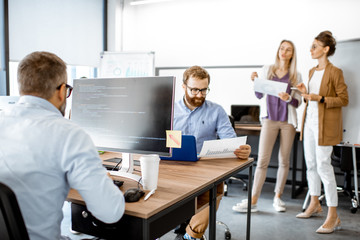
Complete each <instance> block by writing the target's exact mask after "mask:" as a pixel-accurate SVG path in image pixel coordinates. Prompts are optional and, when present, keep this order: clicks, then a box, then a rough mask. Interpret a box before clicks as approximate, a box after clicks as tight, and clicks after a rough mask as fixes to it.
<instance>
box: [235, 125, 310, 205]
mask: <svg viewBox="0 0 360 240" xmlns="http://www.w3.org/2000/svg"><path fill="white" fill-rule="evenodd" d="M235 131H236V134H237V135H238V136H239V135H255V136H260V131H261V126H259V125H248V124H235ZM299 138H300V132H296V135H295V138H294V142H293V146H292V179H291V198H296V197H297V196H298V195H299V194H300V193H301V192H302V191H303V189H304V187H305V186H306V184H307V182H306V171H305V160H304V156H303V157H302V158H301V159H298V156H297V155H298V147H297V146H298V142H299ZM298 160H299V161H301V169H300V171H301V181H300V182H297V181H296V172H297V161H298ZM297 185H298V186H299V187H298V188H297Z"/></svg>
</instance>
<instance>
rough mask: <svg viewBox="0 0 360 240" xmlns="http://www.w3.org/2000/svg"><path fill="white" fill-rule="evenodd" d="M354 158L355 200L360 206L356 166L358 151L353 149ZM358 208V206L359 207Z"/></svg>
mask: <svg viewBox="0 0 360 240" xmlns="http://www.w3.org/2000/svg"><path fill="white" fill-rule="evenodd" d="M352 158H353V167H354V185H355V186H354V187H355V198H356V202H357V204H359V192H358V189H359V188H358V179H357V165H356V149H355V147H354V146H353V147H352ZM357 207H358V206H357Z"/></svg>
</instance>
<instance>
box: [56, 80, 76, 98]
mask: <svg viewBox="0 0 360 240" xmlns="http://www.w3.org/2000/svg"><path fill="white" fill-rule="evenodd" d="M63 84H65V87H66V98H68V97H70V95H71V93H72V90H73V87H72V86H70V85H69V84H66V83H62V84H60V85H59V86H58V87H57V88H56V89H57V90H60V88H61V86H62V85H63Z"/></svg>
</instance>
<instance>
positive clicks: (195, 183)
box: [68, 153, 253, 239]
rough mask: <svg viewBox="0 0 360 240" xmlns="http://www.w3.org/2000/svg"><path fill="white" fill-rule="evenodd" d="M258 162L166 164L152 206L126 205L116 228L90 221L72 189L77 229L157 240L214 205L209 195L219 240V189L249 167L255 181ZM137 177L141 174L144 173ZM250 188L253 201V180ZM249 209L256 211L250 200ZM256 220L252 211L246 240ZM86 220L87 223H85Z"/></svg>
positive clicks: (211, 236) (126, 182)
mask: <svg viewBox="0 0 360 240" xmlns="http://www.w3.org/2000/svg"><path fill="white" fill-rule="evenodd" d="M114 156H115V155H114V153H112V154H110V153H109V154H104V155H102V158H103V159H107V158H109V157H114ZM252 163H253V159H248V160H239V159H236V158H233V159H201V160H199V161H197V162H182V161H164V160H161V162H160V166H159V179H158V188H157V190H156V192H155V194H154V195H153V196H151V197H150V198H149V199H148V200H147V201H144V198H141V199H140V200H139V201H138V202H135V203H126V206H125V214H124V216H123V218H122V219H121V220H120V221H119V222H118V223H116V224H112V225H108V224H107V225H105V224H101V223H100V222H99V221H96V220H95V219H94V218H93V217H92V216H90V213H89V212H87V210H86V208H85V206H84V204H85V203H84V202H83V200H82V198H81V196H80V195H79V193H78V192H77V191H75V190H73V189H72V190H70V192H69V195H68V201H71V202H72V203H73V204H72V220H73V223H72V224H73V226H72V229H73V230H75V231H79V232H83V233H87V234H90V235H94V236H99V237H104V238H107V239H111V238H119V236H121V238H124V239H156V238H158V237H161V236H162V235H164V234H165V233H167V232H169V231H171V230H172V229H174V228H175V227H176V226H177V225H178V224H180V223H182V222H184V221H186V220H187V219H190V218H191V216H193V215H194V214H195V213H197V212H198V211H199V210H201V209H203V208H204V207H206V206H207V205H208V204H205V205H204V201H201V199H202V196H203V195H204V194H205V193H206V192H208V191H209V195H210V200H209V201H210V202H209V205H210V210H209V211H210V221H209V239H215V236H216V234H215V230H216V225H215V222H216V221H215V220H216V198H217V197H219V195H220V194H219V193H218V192H217V186H218V185H219V184H221V183H222V182H223V181H225V180H226V179H227V178H229V177H230V176H232V175H234V174H236V173H237V172H239V171H240V170H243V169H245V168H249V175H250V176H252ZM135 169H139V167H135ZM134 173H136V174H137V173H138V174H139V175H140V173H139V172H136V171H135V172H134ZM114 178H115V179H116V178H119V179H121V180H123V181H124V185H123V186H122V187H121V188H120V189H121V190H122V191H123V192H125V191H126V190H127V189H129V188H133V187H137V183H136V182H135V181H132V180H129V179H125V178H121V177H114ZM249 184H250V190H249V194H248V199H251V181H250V182H249ZM146 192H148V191H146ZM248 207H249V209H250V201H249V206H248ZM84 211H85V213H84ZM74 215H76V216H74ZM79 215H80V216H82V217H80V216H79ZM250 215H251V211H248V215H247V230H246V239H250ZM74 217H75V218H74ZM82 221H83V222H86V223H84V224H82V223H81V222H82ZM94 224H95V225H96V226H94ZM104 229H105V231H104Z"/></svg>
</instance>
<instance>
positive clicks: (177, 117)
mask: <svg viewBox="0 0 360 240" xmlns="http://www.w3.org/2000/svg"><path fill="white" fill-rule="evenodd" d="M173 129H174V130H180V131H182V135H193V136H195V138H196V149H197V152H198V153H200V151H201V148H202V145H203V143H204V141H206V140H214V139H217V138H233V137H236V133H235V131H234V128H233V127H232V126H231V123H230V120H229V116H228V115H227V114H226V112H225V110H224V109H223V108H222V107H221V106H220V105H219V104H216V103H213V102H210V101H208V100H205V102H204V104H203V105H201V106H200V107H197V108H195V109H194V110H193V111H191V110H190V109H189V108H188V107H187V106H186V105H185V103H184V100H183V99H181V100H180V101H178V102H176V103H175V107H174V124H173Z"/></svg>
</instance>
